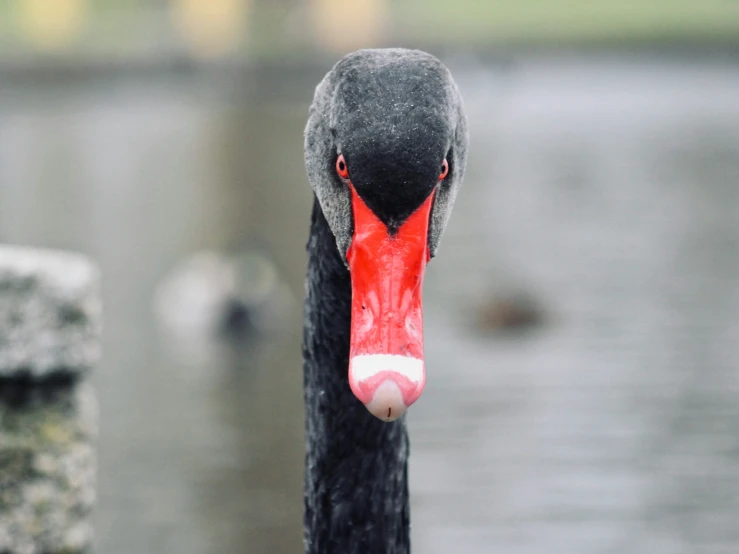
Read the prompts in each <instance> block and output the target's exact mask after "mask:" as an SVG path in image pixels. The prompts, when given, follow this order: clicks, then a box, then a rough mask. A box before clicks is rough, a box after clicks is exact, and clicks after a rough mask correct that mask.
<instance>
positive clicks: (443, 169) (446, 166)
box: [439, 158, 449, 181]
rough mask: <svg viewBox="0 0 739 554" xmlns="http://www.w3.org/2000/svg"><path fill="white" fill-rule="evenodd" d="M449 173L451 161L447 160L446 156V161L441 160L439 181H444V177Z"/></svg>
mask: <svg viewBox="0 0 739 554" xmlns="http://www.w3.org/2000/svg"><path fill="white" fill-rule="evenodd" d="M448 174H449V162H447V161H446V158H444V161H443V162H441V173H440V174H439V181H443V180H444V177H446V176H447V175H448Z"/></svg>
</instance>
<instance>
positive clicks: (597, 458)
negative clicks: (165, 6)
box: [0, 57, 739, 554]
mask: <svg viewBox="0 0 739 554" xmlns="http://www.w3.org/2000/svg"><path fill="white" fill-rule="evenodd" d="M449 62H450V65H451V67H452V69H453V71H454V73H455V76H456V77H457V79H458V82H459V84H460V88H461V89H462V92H463V95H464V96H465V99H466V103H467V108H468V114H469V117H470V121H471V124H472V126H471V134H472V150H471V153H470V160H469V172H468V178H467V180H466V186H465V188H464V189H463V191H462V193H461V194H460V198H459V200H458V205H457V208H456V211H455V214H454V216H453V218H452V222H451V224H450V227H449V229H448V232H447V234H446V236H445V238H444V241H443V243H442V249H441V252H440V254H439V256H438V258H437V259H435V261H434V262H433V263H432V265H431V266H430V269H429V272H428V278H427V284H426V289H425V303H426V336H427V344H426V356H427V363H428V371H429V381H428V384H427V389H426V392H425V394H424V396H423V398H422V399H421V400H420V401H419V403H418V404H417V405H416V406H414V408H413V410H412V411H411V413H410V416H409V421H410V425H411V432H412V462H411V489H412V498H413V504H414V506H413V512H412V517H413V540H414V548H415V550H416V551H417V552H424V553H432V552H448V551H450V550H452V549H453V550H457V551H463V552H470V553H472V552H480V553H488V552H507V553H516V552H521V553H526V554H535V553H538V552H542V553H543V552H547V553H552V552H573V551H575V552H581V553H610V552H624V551H628V552H645V553H646V552H649V553H659V552H665V553H670V554H679V553H681V552H686V553H688V552H689V553H696V552H698V553H700V552H706V553H722V552H736V551H737V549H739V527H737V526H736V525H735V521H736V518H737V517H739V435H737V433H736V432H735V429H736V428H737V426H738V425H739V407H737V405H738V404H739V402H738V401H739V381H738V380H736V379H735V376H734V371H735V370H736V369H737V362H736V358H737V356H736V352H737V350H738V349H739V256H738V255H737V254H738V252H737V251H738V250H739V209H738V208H737V206H739V188H737V186H736V183H737V182H738V181H739V66H736V65H733V64H730V63H719V62H714V63H706V62H681V63H677V62H670V61H665V60H647V59H639V58H620V57H610V58H607V57H599V58H561V57H560V58H557V57H553V58H547V59H545V58H538V59H536V58H522V59H517V60H514V61H513V63H506V64H487V63H482V62H476V61H474V60H471V59H456V60H450V61H449ZM325 69H326V68H321V69H317V70H316V71H315V72H313V71H312V70H311V71H304V72H302V73H301V74H300V76H299V77H297V76H296V74H295V73H292V72H280V71H274V72H271V73H269V74H268V75H267V76H264V75H262V76H261V77H260V78H259V79H251V80H250V79H249V76H248V75H247V76H242V77H240V78H239V79H232V78H225V77H223V76H216V77H214V76H212V75H209V76H190V77H182V76H179V77H173V76H167V75H162V76H152V75H148V76H146V77H145V78H140V79H137V78H135V77H130V78H128V79H125V80H122V81H118V82H112V81H109V82H104V81H88V82H85V83H79V84H75V83H70V82H66V83H47V84H45V85H44V86H43V87H41V86H34V84H33V83H32V82H26V83H25V84H23V85H18V86H16V87H12V86H7V87H5V88H4V89H3V94H2V97H0V240H2V241H6V242H17V243H25V244H37V245H45V246H59V247H68V248H75V249H80V250H83V251H85V252H88V253H91V254H92V255H94V256H95V257H96V258H97V259H98V260H99V262H100V264H101V265H102V267H103V271H104V290H105V303H106V333H105V361H104V363H103V364H101V367H100V368H99V369H98V371H97V374H96V376H95V381H96V385H97V387H98V391H99V396H100V401H101V409H102V436H101V440H100V476H99V495H100V498H99V504H100V508H99V512H98V518H97V521H98V551H100V552H106V553H107V554H115V553H118V552H120V553H123V552H131V551H137V552H162V551H164V552H179V553H182V554H188V553H193V554H194V553H201V552H236V551H242V552H243V551H247V552H266V551H270V552H286V553H288V552H298V551H300V548H301V546H300V540H301V528H300V518H301V510H302V502H301V486H302V485H301V483H302V452H303V435H302V392H301V373H300V351H299V337H300V305H299V302H296V303H294V306H293V311H292V321H293V325H292V326H291V328H290V329H289V330H288V331H286V334H285V335H283V336H281V337H277V338H275V339H274V341H273V342H272V343H269V344H266V345H264V346H263V348H262V349H261V350H260V353H259V355H258V356H257V355H254V354H253V353H247V354H244V353H239V352H235V351H229V350H228V349H227V348H224V349H223V351H221V352H219V353H218V356H217V357H216V359H214V361H213V362H212V363H209V364H203V363H201V362H199V361H196V360H195V359H193V358H190V357H188V356H183V355H177V351H176V349H173V348H172V346H171V345H168V344H167V343H166V342H165V341H164V340H163V339H162V337H161V336H160V334H159V333H158V332H157V327H156V325H155V324H154V320H153V316H152V307H151V302H152V295H153V292H154V289H155V286H156V284H157V282H158V280H159V279H160V278H161V277H162V276H163V275H164V274H165V272H166V271H167V270H168V269H169V268H170V267H171V266H172V265H173V264H174V263H176V261H177V260H178V259H180V258H181V257H182V256H184V255H186V254H187V253H189V252H191V251H192V250H195V249H199V248H203V247H222V246H226V245H229V244H233V243H238V242H239V241H240V240H241V239H242V238H246V237H260V238H262V239H263V240H264V241H265V243H266V245H267V246H268V247H269V249H270V251H271V252H272V253H273V255H274V257H275V259H276V262H277V264H278V266H279V267H280V268H281V270H282V271H283V273H284V276H285V278H286V279H287V281H288V283H289V284H290V286H291V289H292V290H293V293H294V295H295V296H296V297H298V298H299V297H300V296H301V295H302V278H303V277H302V272H303V268H304V267H303V266H304V253H303V245H304V243H305V239H306V233H307V227H308V225H307V223H308V217H309V216H308V214H309V205H310V191H309V187H308V185H307V183H306V181H305V176H304V170H303V162H302V127H303V125H304V122H305V118H306V113H307V102H308V101H309V100H310V97H311V95H312V90H313V87H314V86H315V83H316V82H317V80H318V79H319V78H320V77H321V75H322V72H323V71H325ZM291 79H292V80H291ZM275 91H279V93H275ZM247 98H248V101H247V100H245V99H247ZM512 288H513V289H524V290H530V291H533V293H534V294H535V295H537V297H539V298H540V299H541V300H542V302H543V303H544V305H545V306H546V307H547V309H548V311H549V313H550V314H551V317H550V318H549V323H548V324H547V325H546V326H544V327H542V328H541V329H538V330H536V331H535V332H531V333H527V334H523V335H509V336H505V337H500V336H498V337H494V336H488V335H485V333H484V332H483V331H481V330H480V329H477V328H476V327H475V326H474V324H473V321H474V317H473V315H474V313H475V310H476V309H478V306H479V305H480V303H481V302H482V300H483V299H484V298H485V297H486V295H487V294H489V293H491V292H496V291H499V290H508V289H512Z"/></svg>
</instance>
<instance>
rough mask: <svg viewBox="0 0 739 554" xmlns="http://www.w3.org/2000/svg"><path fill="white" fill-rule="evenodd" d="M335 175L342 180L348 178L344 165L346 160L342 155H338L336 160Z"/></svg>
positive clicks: (347, 169)
mask: <svg viewBox="0 0 739 554" xmlns="http://www.w3.org/2000/svg"><path fill="white" fill-rule="evenodd" d="M336 173H338V174H339V177H341V178H342V179H348V178H349V167H348V166H347V165H346V160H345V159H344V156H343V155H342V154H339V157H338V158H336Z"/></svg>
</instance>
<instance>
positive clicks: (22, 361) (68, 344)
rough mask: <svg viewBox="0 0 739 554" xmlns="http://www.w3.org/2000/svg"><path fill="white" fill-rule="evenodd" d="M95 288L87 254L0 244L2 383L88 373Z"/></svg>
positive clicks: (97, 318)
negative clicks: (4, 381) (21, 378)
mask: <svg viewBox="0 0 739 554" xmlns="http://www.w3.org/2000/svg"><path fill="white" fill-rule="evenodd" d="M99 289H100V277H99V271H98V268H97V267H96V265H95V264H94V263H93V262H92V261H91V260H89V259H88V258H87V257H85V256H82V255H79V254H74V253H69V252H62V251H53V250H40V249H33V248H23V247H17V246H8V245H0V380H1V379H6V378H11V379H12V378H16V377H24V376H25V377H26V378H29V377H30V379H32V380H33V379H43V378H45V377H48V376H52V375H57V376H58V375H60V374H68V375H73V376H79V375H81V374H84V373H86V372H87V371H89V370H90V369H91V368H92V366H93V365H94V364H95V363H96V362H97V361H98V359H99V357H100V350H101V346H100V345H101V337H100V334H101V328H102V310H101V299H100V290H99ZM0 551H1V549H0Z"/></svg>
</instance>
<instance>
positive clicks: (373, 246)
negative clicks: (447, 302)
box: [347, 184, 434, 421]
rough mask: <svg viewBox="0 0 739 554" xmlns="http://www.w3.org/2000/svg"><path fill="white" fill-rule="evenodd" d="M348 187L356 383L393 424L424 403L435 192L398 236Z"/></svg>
mask: <svg viewBox="0 0 739 554" xmlns="http://www.w3.org/2000/svg"><path fill="white" fill-rule="evenodd" d="M349 187H350V189H351V194H352V208H353V211H354V236H353V237H352V242H351V246H350V247H349V250H348V252H347V261H348V262H349V270H350V273H351V280H352V318H351V322H352V323H351V346H350V350H349V385H350V386H351V389H352V392H353V393H354V395H355V396H356V397H357V398H358V399H359V400H360V401H361V402H362V403H363V404H364V405H365V406H367V409H368V410H369V411H370V412H371V413H372V414H373V415H375V416H376V417H378V418H380V419H382V420H384V421H392V420H394V419H397V418H398V417H400V416H401V415H402V414H403V412H405V410H406V409H407V408H408V407H409V406H410V405H411V404H413V403H414V402H415V401H416V400H418V398H419V397H420V396H421V393H422V392H423V386H424V384H425V383H426V370H425V368H424V362H423V312H422V304H421V290H422V288H423V272H424V270H425V269H426V264H427V263H428V261H429V249H428V224H429V215H430V212H431V206H432V205H433V201H434V194H433V193H432V194H430V195H429V197H428V198H427V199H426V201H424V203H423V204H421V206H420V207H419V208H418V209H417V210H416V211H415V212H413V214H411V216H410V217H409V218H408V219H407V220H406V221H405V223H403V225H402V226H401V227H400V228H399V229H398V231H397V233H395V234H392V235H391V234H390V233H389V232H388V228H387V226H386V225H385V224H384V223H383V222H382V221H380V219H379V218H378V217H377V216H376V215H375V214H374V213H373V212H372V211H371V210H370V209H369V208H368V207H367V205H366V204H365V203H364V201H363V200H362V199H361V198H360V197H359V195H358V194H357V192H356V190H354V187H353V186H351V184H350V185H349Z"/></svg>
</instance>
